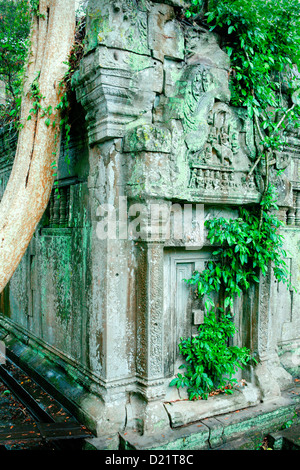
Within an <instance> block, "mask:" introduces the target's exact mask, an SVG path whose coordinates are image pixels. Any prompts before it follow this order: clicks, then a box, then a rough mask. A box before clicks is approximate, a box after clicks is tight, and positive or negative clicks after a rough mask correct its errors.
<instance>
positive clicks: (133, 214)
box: [96, 196, 204, 248]
mask: <svg viewBox="0 0 300 470" xmlns="http://www.w3.org/2000/svg"><path fill="white" fill-rule="evenodd" d="M96 216H97V226H96V233H97V237H98V238H99V239H100V240H107V239H110V240H117V239H119V240H147V241H167V240H170V241H172V242H174V243H176V242H180V243H181V244H183V245H184V246H186V247H190V248H193V247H195V248H201V247H202V246H203V241H204V205H203V204H179V203H173V204H171V203H167V202H156V201H152V202H151V203H149V204H145V203H137V202H134V203H129V202H128V200H127V197H125V196H120V197H119V198H118V204H117V205H116V206H115V205H112V204H100V205H99V206H98V208H97V212H96Z"/></svg>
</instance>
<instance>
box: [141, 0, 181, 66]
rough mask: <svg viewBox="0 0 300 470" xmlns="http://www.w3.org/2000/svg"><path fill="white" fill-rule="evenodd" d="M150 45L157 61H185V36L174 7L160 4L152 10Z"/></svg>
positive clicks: (150, 17) (150, 15)
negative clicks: (166, 58) (173, 59)
mask: <svg viewBox="0 0 300 470" xmlns="http://www.w3.org/2000/svg"><path fill="white" fill-rule="evenodd" d="M148 43H149V48H150V49H151V50H152V54H153V57H155V58H156V59H159V60H161V61H163V60H164V58H165V57H169V58H175V59H184V35H183V31H182V28H181V26H180V24H179V23H178V22H177V21H176V20H175V14H174V10H173V8H172V7H169V6H168V5H161V4H160V5H157V6H156V5H155V6H154V7H153V8H152V9H151V11H150V14H149V38H148Z"/></svg>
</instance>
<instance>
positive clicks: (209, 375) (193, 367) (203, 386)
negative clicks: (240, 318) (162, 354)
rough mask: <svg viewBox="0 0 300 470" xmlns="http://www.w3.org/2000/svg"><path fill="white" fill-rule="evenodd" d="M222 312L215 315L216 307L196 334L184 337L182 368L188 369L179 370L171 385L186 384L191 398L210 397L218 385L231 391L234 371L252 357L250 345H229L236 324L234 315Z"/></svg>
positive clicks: (182, 342)
mask: <svg viewBox="0 0 300 470" xmlns="http://www.w3.org/2000/svg"><path fill="white" fill-rule="evenodd" d="M219 313H220V319H217V318H216V315H215V313H214V312H213V310H211V311H210V312H209V313H208V314H207V315H206V316H205V318H204V323H203V324H202V325H200V327H199V333H198V335H197V336H195V337H193V338H188V339H183V338H181V343H180V344H179V350H180V352H181V354H183V355H184V356H185V359H186V362H187V364H183V365H182V366H180V368H184V367H185V368H186V373H185V374H184V375H182V374H177V377H175V378H174V379H173V380H172V381H171V383H170V386H173V385H176V386H177V388H179V387H185V386H186V387H187V391H188V394H189V399H190V400H194V399H198V398H203V399H207V398H208V395H209V393H211V392H212V391H213V390H216V389H221V390H222V391H224V392H225V393H232V389H231V387H228V384H230V385H232V384H233V383H234V382H236V379H234V378H233V379H232V375H233V374H234V373H235V372H236V371H237V370H238V368H241V369H242V368H243V367H244V366H245V365H246V364H247V363H248V362H249V361H250V359H251V357H250V352H249V350H248V349H247V348H239V347H237V346H228V339H229V338H231V337H233V336H234V334H235V325H234V323H233V322H232V319H231V315H228V314H225V313H224V311H223V310H222V309H220V311H219ZM224 377H225V378H224Z"/></svg>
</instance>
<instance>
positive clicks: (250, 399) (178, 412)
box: [165, 384, 260, 428]
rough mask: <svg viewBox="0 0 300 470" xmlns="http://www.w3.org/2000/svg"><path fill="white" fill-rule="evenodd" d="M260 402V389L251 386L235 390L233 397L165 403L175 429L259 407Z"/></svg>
mask: <svg viewBox="0 0 300 470" xmlns="http://www.w3.org/2000/svg"><path fill="white" fill-rule="evenodd" d="M259 401H260V393H259V391H258V389H256V388H255V387H253V386H252V385H251V384H248V385H246V386H245V387H243V389H237V390H235V392H234V394H233V395H218V396H215V397H210V398H208V400H199V401H192V402H191V401H189V400H182V401H176V402H170V403H165V408H166V410H167V413H168V415H169V417H170V422H171V426H172V427H173V428H176V427H180V426H184V425H186V424H190V423H192V422H195V421H199V419H204V418H208V417H212V416H216V415H218V414H219V413H222V414H224V413H229V412H232V411H236V410H239V409H242V408H247V407H249V406H254V405H257V404H258V403H259Z"/></svg>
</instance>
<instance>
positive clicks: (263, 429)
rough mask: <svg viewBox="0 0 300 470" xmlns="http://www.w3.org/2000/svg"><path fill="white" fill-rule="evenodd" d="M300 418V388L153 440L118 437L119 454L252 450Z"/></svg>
mask: <svg viewBox="0 0 300 470" xmlns="http://www.w3.org/2000/svg"><path fill="white" fill-rule="evenodd" d="M295 412H298V417H297V420H296V421H297V422H299V415H300V387H299V386H295V387H293V388H292V389H290V390H289V391H288V392H285V393H284V394H283V395H282V397H280V398H278V399H276V400H272V401H268V402H264V403H259V404H258V405H256V406H252V407H249V408H246V409H243V410H236V411H233V412H230V413H227V414H222V415H219V416H215V417H208V418H205V419H202V420H200V421H199V422H197V423H194V424H190V425H186V426H182V427H177V428H175V429H170V430H169V431H168V432H166V433H164V434H160V435H158V434H157V435H156V436H153V435H152V436H150V435H148V436H146V435H144V436H140V435H137V434H136V433H134V432H133V431H128V432H127V433H123V434H121V435H120V449H121V450H209V449H213V450H223V449H224V450H234V449H235V450H254V449H255V445H257V444H258V443H259V442H261V440H262V438H263V437H264V436H266V435H267V434H268V433H271V432H276V431H278V429H280V428H281V427H282V426H284V425H285V423H286V422H287V421H288V420H290V419H293V418H294V417H295Z"/></svg>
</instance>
